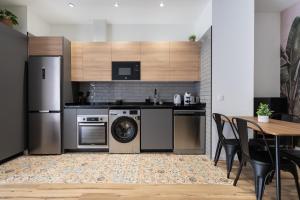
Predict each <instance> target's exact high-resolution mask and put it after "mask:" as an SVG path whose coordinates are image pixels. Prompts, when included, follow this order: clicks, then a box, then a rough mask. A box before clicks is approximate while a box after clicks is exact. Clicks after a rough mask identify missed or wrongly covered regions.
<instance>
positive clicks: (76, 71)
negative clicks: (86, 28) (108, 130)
mask: <svg viewBox="0 0 300 200" xmlns="http://www.w3.org/2000/svg"><path fill="white" fill-rule="evenodd" d="M71 51H72V61H71V62H72V80H73V81H111V80H112V69H111V67H112V63H111V62H112V61H141V80H142V81H199V80H200V46H199V44H198V43H196V42H113V43H110V42H72V45H71Z"/></svg>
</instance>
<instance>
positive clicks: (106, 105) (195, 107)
mask: <svg viewBox="0 0 300 200" xmlns="http://www.w3.org/2000/svg"><path fill="white" fill-rule="evenodd" d="M65 108H66V109H68V108H77V109H124V108H125V109H163V108H172V109H174V110H205V103H200V104H194V105H188V106H185V105H179V106H175V105H174V104H173V103H171V102H165V103H164V104H162V105H154V104H153V103H144V102H123V103H121V104H116V103H110V102H108V103H102V102H96V103H85V104H78V103H66V104H65Z"/></svg>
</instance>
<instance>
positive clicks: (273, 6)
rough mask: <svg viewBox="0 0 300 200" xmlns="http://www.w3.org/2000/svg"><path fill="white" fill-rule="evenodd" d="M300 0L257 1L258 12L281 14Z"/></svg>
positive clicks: (256, 8) (256, 9)
mask: <svg viewBox="0 0 300 200" xmlns="http://www.w3.org/2000/svg"><path fill="white" fill-rule="evenodd" d="M297 2H300V0H255V11H256V12H280V11H282V10H284V9H286V8H288V7H290V6H292V5H293V4H295V3H297Z"/></svg>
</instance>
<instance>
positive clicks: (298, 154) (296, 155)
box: [280, 114, 300, 168]
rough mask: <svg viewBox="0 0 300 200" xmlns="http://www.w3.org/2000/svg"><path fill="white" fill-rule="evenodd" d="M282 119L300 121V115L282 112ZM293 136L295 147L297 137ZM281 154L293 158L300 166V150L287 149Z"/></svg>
mask: <svg viewBox="0 0 300 200" xmlns="http://www.w3.org/2000/svg"><path fill="white" fill-rule="evenodd" d="M281 120H284V121H289V122H295V123H300V118H299V117H298V116H295V115H288V114H282V115H281ZM299 131H300V130H299ZM291 138H292V139H293V145H294V146H293V147H295V141H294V138H295V137H291ZM296 138H297V137H296ZM280 142H281V141H280ZM281 156H282V157H284V158H287V159H289V160H292V161H293V162H294V163H296V164H297V165H298V167H299V168H300V150H295V149H285V150H283V151H282V152H281Z"/></svg>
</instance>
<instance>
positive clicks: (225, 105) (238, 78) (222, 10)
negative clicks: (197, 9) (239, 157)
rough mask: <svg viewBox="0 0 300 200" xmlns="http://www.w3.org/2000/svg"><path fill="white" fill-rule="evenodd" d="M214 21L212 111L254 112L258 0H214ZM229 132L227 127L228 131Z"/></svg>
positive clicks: (214, 128)
mask: <svg viewBox="0 0 300 200" xmlns="http://www.w3.org/2000/svg"><path fill="white" fill-rule="evenodd" d="M212 23H213V28H212V30H213V32H212V43H213V44H212V112H213V113H214V112H219V113H223V114H226V115H237V116H241V115H252V114H253V98H254V0H242V1H241V0H226V1H224V0H213V3H212ZM223 98H224V99H223ZM212 128H213V130H212V150H213V155H214V153H215V149H216V144H217V141H218V137H217V132H216V126H215V123H213V127H212ZM229 131H230V129H229V128H228V127H225V132H228V134H229Z"/></svg>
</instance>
